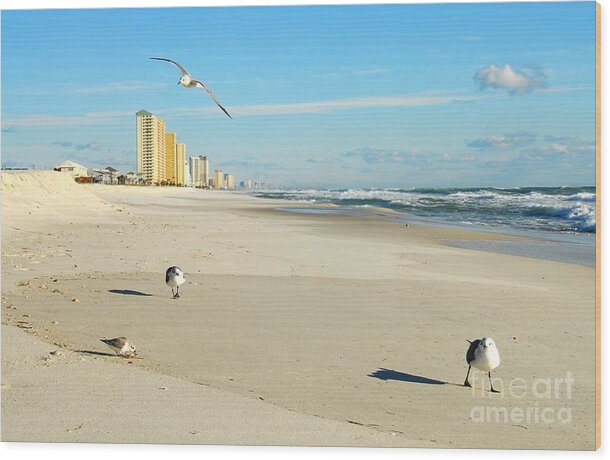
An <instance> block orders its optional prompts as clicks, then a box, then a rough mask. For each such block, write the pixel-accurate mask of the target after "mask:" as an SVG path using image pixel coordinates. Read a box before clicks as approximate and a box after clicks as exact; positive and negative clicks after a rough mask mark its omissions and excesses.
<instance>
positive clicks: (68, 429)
mask: <svg viewBox="0 0 610 460" xmlns="http://www.w3.org/2000/svg"><path fill="white" fill-rule="evenodd" d="M84 424H85V422H83V423H81V424H80V425H78V426H77V427H74V428H66V431H67V432H68V433H72V432H73V431H76V430H80V429H81V428H82V427H83V425H84Z"/></svg>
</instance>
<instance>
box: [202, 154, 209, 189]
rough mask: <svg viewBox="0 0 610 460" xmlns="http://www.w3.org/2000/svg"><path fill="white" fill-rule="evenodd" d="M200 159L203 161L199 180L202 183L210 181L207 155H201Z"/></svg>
mask: <svg viewBox="0 0 610 460" xmlns="http://www.w3.org/2000/svg"><path fill="white" fill-rule="evenodd" d="M201 161H202V162H203V166H202V173H203V175H202V176H201V182H202V184H208V183H209V182H210V162H209V161H208V157H207V156H203V157H201Z"/></svg>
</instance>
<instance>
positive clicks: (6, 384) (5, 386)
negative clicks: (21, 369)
mask: <svg viewBox="0 0 610 460" xmlns="http://www.w3.org/2000/svg"><path fill="white" fill-rule="evenodd" d="M10 388H11V385H10V383H3V384H2V389H3V390H9V389H10Z"/></svg>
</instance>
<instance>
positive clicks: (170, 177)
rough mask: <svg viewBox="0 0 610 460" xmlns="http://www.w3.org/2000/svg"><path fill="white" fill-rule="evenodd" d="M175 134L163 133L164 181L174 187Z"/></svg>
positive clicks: (175, 161) (175, 162) (175, 163)
mask: <svg viewBox="0 0 610 460" xmlns="http://www.w3.org/2000/svg"><path fill="white" fill-rule="evenodd" d="M176 157H177V145H176V133H165V180H166V181H167V183H169V184H170V185H176V183H177V182H176V165H177V163H178V162H177V158H176Z"/></svg>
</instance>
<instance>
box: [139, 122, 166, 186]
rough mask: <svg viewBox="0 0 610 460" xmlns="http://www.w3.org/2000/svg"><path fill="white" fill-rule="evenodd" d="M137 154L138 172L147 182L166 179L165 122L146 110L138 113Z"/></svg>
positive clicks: (159, 181) (158, 182)
mask: <svg viewBox="0 0 610 460" xmlns="http://www.w3.org/2000/svg"><path fill="white" fill-rule="evenodd" d="M136 156H137V164H138V174H142V176H143V177H144V180H145V181H146V182H150V183H153V184H157V185H158V184H161V183H163V181H164V180H165V178H166V177H165V176H166V172H165V162H166V155H165V123H163V120H161V119H160V118H157V117H155V116H154V115H153V114H152V113H150V112H148V111H146V110H140V111H139V112H137V113H136Z"/></svg>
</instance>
